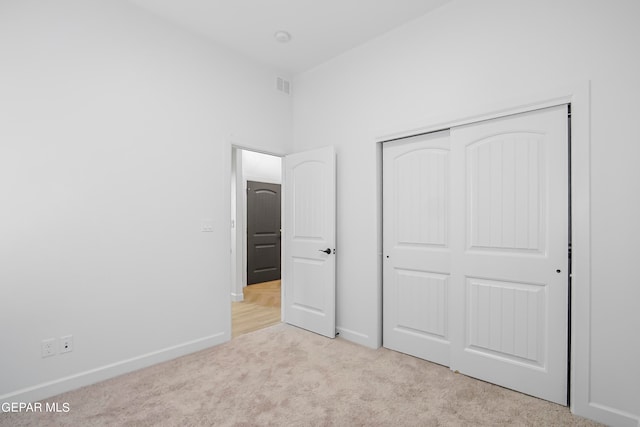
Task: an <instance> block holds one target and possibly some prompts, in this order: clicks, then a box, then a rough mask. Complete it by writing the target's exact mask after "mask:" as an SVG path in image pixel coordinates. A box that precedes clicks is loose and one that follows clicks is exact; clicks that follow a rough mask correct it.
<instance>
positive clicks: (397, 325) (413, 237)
mask: <svg viewBox="0 0 640 427" xmlns="http://www.w3.org/2000/svg"><path fill="white" fill-rule="evenodd" d="M449 161H450V155H449V137H448V133H447V132H444V133H442V132H441V133H437V134H431V135H425V136H419V137H415V138H411V139H410V141H406V142H405V141H402V142H397V143H389V144H385V146H384V149H383V170H384V177H385V178H384V182H383V192H384V202H383V217H384V221H385V227H384V235H383V238H384V254H385V260H384V265H383V269H384V271H383V275H384V290H383V293H384V295H383V301H384V302H383V313H384V315H383V319H384V320H383V335H384V346H385V347H387V348H390V349H393V350H397V351H401V352H403V353H407V354H411V355H414V356H417V357H421V358H423V359H428V360H431V361H434V362H436V363H440V364H443V365H449V359H450V349H449V346H450V343H449V332H448V323H449V274H450V268H451V250H450V247H449V229H448V224H449V215H450V212H449V179H450V178H449V175H450V174H449ZM388 225H390V226H388Z"/></svg>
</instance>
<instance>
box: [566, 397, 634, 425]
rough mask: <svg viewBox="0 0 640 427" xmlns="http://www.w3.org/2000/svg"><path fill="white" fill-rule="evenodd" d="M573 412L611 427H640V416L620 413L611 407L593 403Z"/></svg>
mask: <svg viewBox="0 0 640 427" xmlns="http://www.w3.org/2000/svg"><path fill="white" fill-rule="evenodd" d="M571 412H573V413H574V414H576V415H579V416H581V417H585V418H588V419H590V420H593V421H597V422H599V423H603V424H606V425H609V426H616V427H617V426H619V427H640V416H638V415H637V414H635V415H634V414H630V413H628V412H624V411H619V410H617V409H615V408H612V407H610V406H606V405H601V404H598V403H595V402H591V403H589V404H587V405H575V406H573V407H572V408H571Z"/></svg>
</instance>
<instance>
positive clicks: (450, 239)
mask: <svg viewBox="0 0 640 427" xmlns="http://www.w3.org/2000/svg"><path fill="white" fill-rule="evenodd" d="M568 171H569V157H568V122H567V108H566V106H560V107H553V108H546V109H542V110H537V111H532V112H529V113H523V114H517V115H512V116H506V117H503V118H499V119H494V120H488V121H483V122H478V123H474V124H470V125H466V126H460V127H456V128H452V129H451V130H450V131H447V132H441V133H434V134H430V135H424V136H418V137H413V138H408V139H405V140H402V141H396V142H392V143H388V144H385V145H384V148H383V227H384V232H383V238H384V245H383V249H384V253H383V257H384V261H383V279H384V285H383V286H384V287H383V289H384V290H383V342H384V346H385V347H387V348H390V349H394V350H397V351H401V352H404V353H408V354H411V355H414V356H417V357H421V358H424V359H427V360H430V361H433V362H436V363H440V364H443V365H446V366H450V367H451V369H452V370H456V371H459V372H461V373H463V374H466V375H469V376H472V377H475V378H479V379H482V380H485V381H489V382H492V383H495V384H498V385H501V386H504V387H508V388H511V389H514V390H518V391H521V392H524V393H527V394H531V395H534V396H537V397H540V398H543V399H546V400H550V401H553V402H557V403H560V404H566V402H567V351H568V301H569V300H568V279H569V270H568V268H569V261H568V244H569V227H568V224H569V181H568V179H569V175H568Z"/></svg>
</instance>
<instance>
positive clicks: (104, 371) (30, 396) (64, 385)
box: [0, 332, 230, 403]
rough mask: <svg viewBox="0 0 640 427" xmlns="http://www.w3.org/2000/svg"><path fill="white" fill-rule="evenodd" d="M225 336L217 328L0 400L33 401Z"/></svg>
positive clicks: (215, 342)
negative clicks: (189, 339)
mask: <svg viewBox="0 0 640 427" xmlns="http://www.w3.org/2000/svg"><path fill="white" fill-rule="evenodd" d="M229 339H230V337H229V333H228V332H219V333H217V334H214V335H210V336H208V337H204V338H200V339H197V340H193V341H190V342H187V343H183V344H179V345H176V346H173V347H168V348H165V349H162V350H158V351H154V352H152V353H147V354H143V355H141V356H136V357H132V358H131V359H127V360H122V361H120V362H116V363H112V364H110V365H106V366H101V367H99V368H96V369H91V370H89V371H85V372H80V373H78V374H74V375H70V376H68V377H64V378H60V379H57V380H53V381H49V382H46V383H42V384H38V385H35V386H32V387H27V388H24V389H21V390H17V391H14V392H11V393H7V394H4V395H1V396H0V403H4V402H36V401H38V400H42V399H47V398H49V397H52V396H56V395H58V394H61V393H65V392H67V391H71V390H75V389H77V388H80V387H84V386H88V385H91V384H95V383H98V382H100V381H104V380H108V379H110V378H114V377H117V376H119V375H122V374H126V373H129V372H133V371H137V370H138V369H142V368H146V367H149V366H152V365H155V364H157V363H161V362H166V361H168V360H171V359H175V358H177V357H180V356H184V355H186V354H190V353H195V352H196V351H200V350H204V349H206V348H209V347H213V346H216V345H219V344H222V343H224V342H227V341H229Z"/></svg>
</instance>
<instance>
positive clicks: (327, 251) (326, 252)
mask: <svg viewBox="0 0 640 427" xmlns="http://www.w3.org/2000/svg"><path fill="white" fill-rule="evenodd" d="M318 251H320V252H324V253H325V254H327V255H329V254H330V253H331V249H329V248H327V249H324V250H323V249H318Z"/></svg>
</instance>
